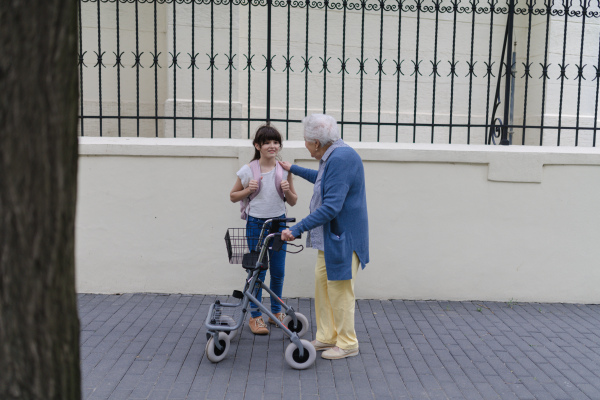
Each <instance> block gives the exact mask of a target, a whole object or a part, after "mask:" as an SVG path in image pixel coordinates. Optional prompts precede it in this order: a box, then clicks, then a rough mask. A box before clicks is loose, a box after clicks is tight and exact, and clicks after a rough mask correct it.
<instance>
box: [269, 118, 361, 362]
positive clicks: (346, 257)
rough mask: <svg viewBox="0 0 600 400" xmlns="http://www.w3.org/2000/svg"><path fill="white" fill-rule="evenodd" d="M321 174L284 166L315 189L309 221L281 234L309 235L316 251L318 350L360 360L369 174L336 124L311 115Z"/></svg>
mask: <svg viewBox="0 0 600 400" xmlns="http://www.w3.org/2000/svg"><path fill="white" fill-rule="evenodd" d="M302 123H303V124H304V140H305V145H306V148H307V149H308V151H309V152H310V155H311V156H312V157H314V158H315V159H317V160H319V169H318V170H317V171H315V170H312V169H307V168H302V167H299V166H297V165H291V164H290V163H287V162H282V163H281V164H282V166H283V168H284V169H286V170H288V171H290V172H291V173H293V174H294V175H298V176H300V177H302V178H304V179H306V180H307V181H309V182H311V183H313V184H314V192H313V196H312V199H311V201H310V215H308V216H307V217H306V218H304V219H303V220H301V221H300V222H299V223H298V224H296V225H294V226H293V227H291V228H290V229H286V230H284V231H283V232H282V235H281V237H282V239H283V240H294V239H295V238H296V237H298V236H300V234H302V233H303V232H308V234H307V239H306V245H307V247H312V248H315V249H317V250H318V256H317V264H316V267H315V308H316V320H317V336H316V339H315V340H314V341H313V342H312V343H313V345H314V346H315V349H316V350H327V351H325V352H324V353H323V354H322V357H323V358H327V359H340V358H345V357H351V356H355V355H358V339H357V338H356V331H355V329H354V307H355V296H354V279H355V277H356V273H357V272H358V267H359V265H360V266H362V268H364V267H365V264H367V263H368V262H369V230H368V219H367V198H366V193H365V174H364V169H363V164H362V160H361V158H360V156H359V155H358V153H356V151H354V149H352V148H351V147H350V146H348V145H347V144H346V143H344V141H343V140H342V139H340V136H339V131H338V127H337V122H336V121H335V119H334V118H333V117H331V116H329V115H323V114H313V115H311V116H309V117H306V118H304V119H303V120H302Z"/></svg>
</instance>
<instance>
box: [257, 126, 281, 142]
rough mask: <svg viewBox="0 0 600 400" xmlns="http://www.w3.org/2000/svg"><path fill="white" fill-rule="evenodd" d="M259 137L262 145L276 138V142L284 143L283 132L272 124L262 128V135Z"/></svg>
mask: <svg viewBox="0 0 600 400" xmlns="http://www.w3.org/2000/svg"><path fill="white" fill-rule="evenodd" d="M258 139H259V141H260V144H261V145H262V144H264V143H266V142H268V141H269V140H274V141H276V142H279V144H282V140H281V134H280V133H279V132H278V131H277V129H275V128H273V127H270V126H265V127H263V128H262V129H261V132H260V136H259V138H258Z"/></svg>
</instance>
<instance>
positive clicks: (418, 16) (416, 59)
mask: <svg viewBox="0 0 600 400" xmlns="http://www.w3.org/2000/svg"><path fill="white" fill-rule="evenodd" d="M421 5H422V0H417V39H416V41H417V42H416V50H415V101H414V112H413V143H415V142H416V140H417V89H418V86H417V85H418V81H419V33H420V29H421Z"/></svg>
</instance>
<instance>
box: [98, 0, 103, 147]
mask: <svg viewBox="0 0 600 400" xmlns="http://www.w3.org/2000/svg"><path fill="white" fill-rule="evenodd" d="M97 9H98V116H99V117H100V118H99V122H100V136H102V46H101V40H100V31H101V29H100V0H98V6H97Z"/></svg>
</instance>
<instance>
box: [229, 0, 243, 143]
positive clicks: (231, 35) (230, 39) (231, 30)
mask: <svg viewBox="0 0 600 400" xmlns="http://www.w3.org/2000/svg"><path fill="white" fill-rule="evenodd" d="M232 80H233V0H229V139H231V91H232ZM240 133H241V132H240Z"/></svg>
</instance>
